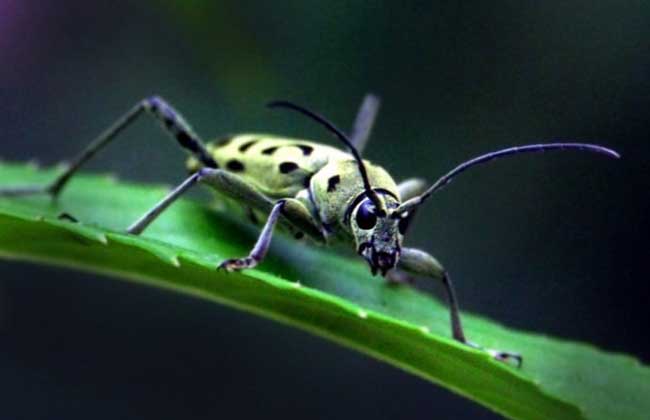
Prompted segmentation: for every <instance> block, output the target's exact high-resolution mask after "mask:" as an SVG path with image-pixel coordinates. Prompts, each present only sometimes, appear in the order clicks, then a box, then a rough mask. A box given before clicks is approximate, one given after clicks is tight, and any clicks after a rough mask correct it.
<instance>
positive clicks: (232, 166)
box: [226, 159, 245, 172]
mask: <svg viewBox="0 0 650 420" xmlns="http://www.w3.org/2000/svg"><path fill="white" fill-rule="evenodd" d="M226 168H227V169H228V170H229V171H232V172H243V171H244V169H245V168H244V164H243V163H241V162H240V161H238V160H237V159H230V160H229V161H228V162H226Z"/></svg>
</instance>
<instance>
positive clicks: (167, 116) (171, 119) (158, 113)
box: [0, 96, 218, 197]
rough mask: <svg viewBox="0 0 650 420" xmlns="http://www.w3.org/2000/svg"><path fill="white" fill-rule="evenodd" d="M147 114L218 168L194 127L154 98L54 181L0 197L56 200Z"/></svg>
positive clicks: (9, 190) (93, 144) (3, 192)
mask: <svg viewBox="0 0 650 420" xmlns="http://www.w3.org/2000/svg"><path fill="white" fill-rule="evenodd" d="M145 111H146V112H148V113H149V114H151V115H153V116H154V117H155V118H156V119H158V120H159V121H160V123H161V124H162V126H163V128H164V129H165V131H167V132H168V133H169V134H170V135H171V136H172V137H174V138H175V139H176V141H177V142H178V143H179V144H180V145H181V147H183V148H185V149H187V150H188V151H189V152H191V153H192V154H193V155H194V156H196V158H197V159H198V160H199V161H201V163H202V164H203V165H205V166H207V167H211V168H217V167H218V165H217V163H216V162H215V161H214V159H213V158H212V157H211V156H210V153H209V152H208V151H207V149H206V148H205V146H204V145H203V143H202V142H201V139H200V138H199V137H198V136H197V135H196V134H195V133H194V131H192V128H191V127H190V126H189V124H187V122H185V119H183V117H182V116H181V114H179V113H178V112H177V111H176V110H175V109H174V108H173V107H172V106H171V105H169V104H168V103H167V102H166V101H165V100H164V99H162V98H160V97H159V96H152V97H150V98H147V99H144V100H142V101H140V102H139V103H138V104H136V105H135V106H134V107H133V108H131V110H130V111H128V112H127V113H126V114H124V115H123V116H122V117H121V118H119V119H118V120H117V121H115V122H114V123H113V125H111V126H110V127H108V128H107V129H106V130H105V131H104V132H102V133H101V134H100V135H99V136H97V137H96V138H95V139H94V140H93V141H92V142H91V143H90V144H89V145H88V146H86V148H85V149H83V150H82V151H81V153H79V155H77V156H76V157H75V158H74V159H73V160H72V162H71V163H70V165H69V166H68V167H67V169H66V170H65V171H64V172H63V173H61V174H60V175H59V176H57V177H56V178H55V179H54V180H53V181H52V182H50V183H49V184H46V185H42V186H40V185H33V186H25V187H15V188H6V189H0V196H22V195H31V194H49V195H51V196H52V197H57V196H58V195H59V193H60V192H61V190H63V188H64V187H65V185H66V184H67V183H68V181H69V180H70V178H71V177H72V176H73V175H74V174H75V172H77V170H79V168H81V166H83V164H85V163H86V162H87V161H88V160H90V159H91V158H92V157H93V156H95V154H97V152H99V151H100V150H102V149H103V148H104V147H105V146H107V145H108V144H109V143H110V142H111V141H112V140H113V139H115V138H116V137H117V135H118V134H120V133H121V132H122V131H123V130H124V129H125V128H126V127H128V126H129V125H130V124H131V123H132V122H133V121H135V120H136V119H137V117H138V116H140V115H141V114H142V113H143V112H145Z"/></svg>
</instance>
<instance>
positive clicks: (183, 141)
mask: <svg viewBox="0 0 650 420" xmlns="http://www.w3.org/2000/svg"><path fill="white" fill-rule="evenodd" d="M176 141H178V143H180V145H181V146H183V147H185V148H186V149H189V150H191V151H193V152H198V151H199V143H198V142H197V141H196V139H193V138H192V136H190V135H189V134H188V133H187V131H179V132H178V134H176Z"/></svg>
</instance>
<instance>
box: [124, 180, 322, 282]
mask: <svg viewBox="0 0 650 420" xmlns="http://www.w3.org/2000/svg"><path fill="white" fill-rule="evenodd" d="M197 183H203V184H207V185H209V186H211V187H212V188H214V189H215V190H217V191H218V192H220V193H222V194H224V195H226V196H228V197H230V198H233V199H235V200H238V201H240V202H242V203H245V204H246V205H247V206H250V207H252V208H255V209H257V210H260V211H268V212H269V217H268V219H267V221H266V224H265V225H264V228H263V229H262V232H261V234H260V236H259V237H258V239H257V242H256V243H255V246H254V247H253V249H252V251H251V252H250V253H249V255H248V256H246V257H244V258H236V259H230V260H226V261H224V262H223V263H222V264H221V265H220V266H219V267H220V268H224V269H226V270H228V271H233V270H241V269H244V268H252V267H254V266H255V265H257V264H258V263H259V262H261V261H262V259H263V258H264V256H265V255H266V253H267V251H268V249H269V246H270V244H271V238H272V236H273V229H274V228H275V225H276V224H277V222H278V220H279V219H280V216H283V217H284V218H285V219H286V221H288V222H289V223H290V224H291V225H293V226H294V227H296V228H297V229H299V230H300V231H301V232H304V233H305V234H307V235H308V236H310V237H311V238H312V239H314V240H316V241H323V240H324V239H323V238H322V234H321V231H320V228H319V226H318V225H317V223H316V222H315V221H314V220H313V218H312V216H311V213H310V212H309V210H308V209H307V208H306V207H305V206H304V204H302V203H301V202H300V201H298V200H296V199H293V198H287V199H281V200H278V201H276V202H274V201H273V200H272V199H270V198H269V197H267V196H266V195H264V194H262V193H261V192H259V191H258V190H257V189H256V188H255V187H254V186H252V185H250V184H249V183H247V182H246V181H244V180H243V179H242V178H241V177H239V176H238V175H235V174H232V173H230V172H226V171H224V170H223V169H213V168H202V169H199V170H198V171H197V172H195V173H194V174H192V175H191V176H190V177H189V178H187V179H186V180H185V181H184V182H183V183H181V184H180V185H179V186H178V187H176V188H174V189H173V190H172V191H171V192H170V193H169V194H167V196H165V197H164V198H163V199H162V200H161V201H159V202H158V203H157V204H156V205H154V206H153V207H152V208H151V209H150V210H149V211H147V212H146V213H145V214H144V215H143V216H142V217H140V218H139V219H138V220H137V221H135V222H134V223H133V224H132V225H131V226H129V228H128V229H127V232H128V233H132V234H135V235H137V234H140V233H142V232H143V231H144V230H145V229H146V228H147V227H148V226H149V225H150V224H151V223H152V222H153V221H154V220H156V219H157V218H158V216H160V215H161V214H162V213H163V212H164V211H165V210H166V209H167V208H168V207H169V206H170V205H171V204H172V203H173V202H174V201H176V200H177V199H178V198H180V197H181V196H182V195H183V194H184V193H185V192H186V191H188V190H189V189H190V188H192V187H193V186H194V185H196V184H197Z"/></svg>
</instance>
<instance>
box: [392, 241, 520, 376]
mask: <svg viewBox="0 0 650 420" xmlns="http://www.w3.org/2000/svg"><path fill="white" fill-rule="evenodd" d="M398 267H399V268H401V269H403V270H405V271H407V272H409V273H413V274H416V275H424V276H427V277H431V278H435V279H439V280H442V284H443V286H444V287H445V292H446V294H447V301H448V305H449V316H450V321H451V332H452V336H453V337H454V339H455V340H458V341H460V342H461V343H464V344H467V345H469V346H471V347H475V348H479V349H480V348H481V347H480V346H478V345H476V344H474V343H472V342H470V341H467V338H466V337H465V331H464V330H463V324H462V322H461V319H460V310H459V308H458V301H457V300H456V292H455V291H454V286H453V284H452V282H451V277H449V273H447V271H446V270H445V269H444V268H443V267H442V265H441V264H440V263H439V262H438V261H437V260H436V259H435V258H434V257H432V256H431V255H429V254H428V253H426V252H424V251H420V250H418V249H414V248H402V254H401V257H400V260H399V263H398ZM485 350H486V351H487V352H488V353H490V354H491V355H492V357H494V358H495V359H497V360H501V361H508V360H514V361H515V363H516V364H517V366H521V363H522V360H523V359H522V357H521V355H519V354H517V353H511V352H507V351H501V350H491V349H485Z"/></svg>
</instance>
